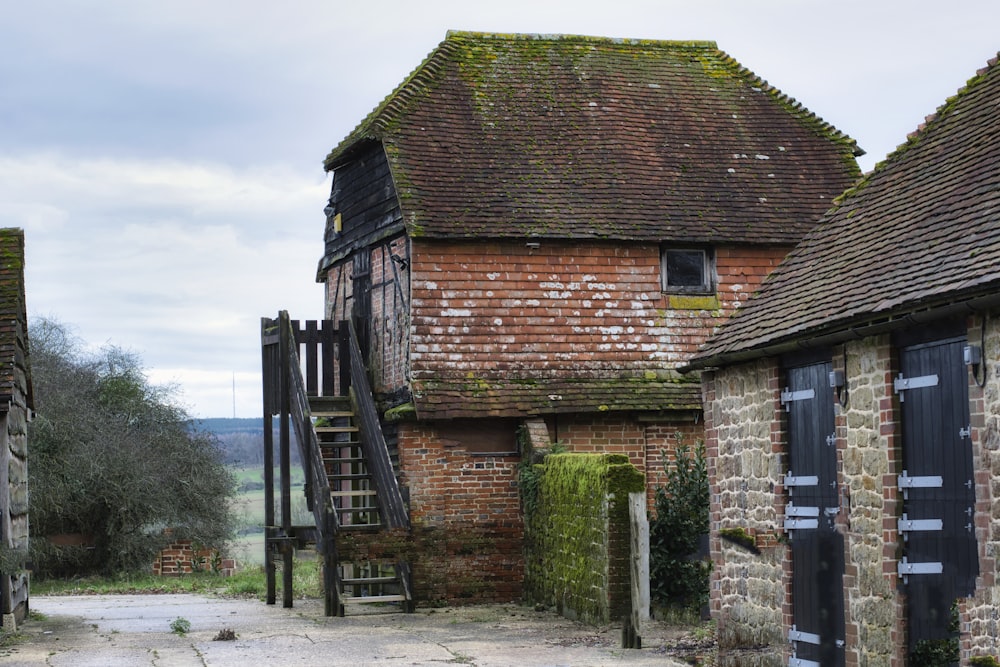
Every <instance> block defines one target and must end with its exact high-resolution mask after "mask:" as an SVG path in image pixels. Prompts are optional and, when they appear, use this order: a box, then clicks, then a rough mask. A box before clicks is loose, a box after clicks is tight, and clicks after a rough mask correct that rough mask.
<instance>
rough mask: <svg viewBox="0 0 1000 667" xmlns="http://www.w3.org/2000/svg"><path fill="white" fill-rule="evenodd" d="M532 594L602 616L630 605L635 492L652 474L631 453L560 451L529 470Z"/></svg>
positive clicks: (528, 580) (578, 613)
mask: <svg viewBox="0 0 1000 667" xmlns="http://www.w3.org/2000/svg"><path fill="white" fill-rule="evenodd" d="M524 475H525V478H529V479H531V480H532V481H533V482H534V483H531V484H523V482H522V487H523V488H524V489H525V491H526V495H525V498H524V506H525V507H524V509H525V594H526V595H527V597H528V598H529V599H530V600H532V601H534V602H541V603H543V604H549V605H555V606H556V608H557V609H558V610H559V612H560V613H562V614H564V615H566V616H570V617H575V618H580V619H583V620H586V621H589V622H594V623H607V622H609V621H610V620H612V619H616V618H620V617H621V616H622V615H623V614H624V613H625V612H626V611H627V610H628V608H629V566H628V562H629V560H628V557H629V514H628V494H629V493H631V492H642V491H643V490H644V489H645V478H644V476H643V474H642V473H641V472H639V470H637V469H636V468H635V466H633V465H632V464H631V463H629V460H628V457H627V456H625V455H623V454H572V453H567V454H552V455H549V456H548V457H546V459H545V462H544V463H543V464H536V465H534V466H531V468H529V469H528V470H526V471H525V473H524Z"/></svg>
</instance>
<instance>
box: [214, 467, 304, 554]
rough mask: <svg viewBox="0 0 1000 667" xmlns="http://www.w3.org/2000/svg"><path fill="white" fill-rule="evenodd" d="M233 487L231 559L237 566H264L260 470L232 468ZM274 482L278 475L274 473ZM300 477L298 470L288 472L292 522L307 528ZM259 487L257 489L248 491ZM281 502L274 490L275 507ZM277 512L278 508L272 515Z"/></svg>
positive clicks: (262, 499)
mask: <svg viewBox="0 0 1000 667" xmlns="http://www.w3.org/2000/svg"><path fill="white" fill-rule="evenodd" d="M232 472H233V476H234V477H235V478H236V486H237V488H238V489H241V488H242V490H240V491H239V492H238V493H237V495H236V508H235V509H236V516H237V526H238V527H237V531H238V532H239V533H241V534H240V535H238V537H237V539H236V541H235V542H234V544H233V545H232V547H231V550H232V555H233V556H234V557H235V558H236V559H237V560H238V561H240V562H244V563H253V564H261V563H263V562H264V489H263V482H264V468H263V467H257V468H252V467H251V468H233V469H232ZM274 478H275V480H277V479H279V471H278V470H277V469H275V471H274ZM303 479H304V478H303V475H302V470H301V469H295V468H293V469H292V522H293V523H296V524H300V525H301V524H309V523H311V522H312V517H311V515H310V514H309V512H308V510H307V509H306V502H305V496H304V495H303V493H302V485H303ZM257 485H259V486H260V488H251V487H252V486H257ZM280 502H281V498H280V495H279V492H278V490H277V489H275V503H276V505H277V504H278V503H280ZM278 512H279V509H278V507H276V508H275V513H276V515H277V513H278Z"/></svg>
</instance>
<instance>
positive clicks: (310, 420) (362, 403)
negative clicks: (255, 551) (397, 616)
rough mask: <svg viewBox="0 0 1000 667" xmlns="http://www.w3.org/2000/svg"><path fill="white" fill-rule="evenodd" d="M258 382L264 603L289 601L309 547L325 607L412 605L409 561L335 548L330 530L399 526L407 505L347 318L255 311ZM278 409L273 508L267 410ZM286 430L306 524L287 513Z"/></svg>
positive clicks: (404, 524) (336, 611)
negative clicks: (295, 455)
mask: <svg viewBox="0 0 1000 667" xmlns="http://www.w3.org/2000/svg"><path fill="white" fill-rule="evenodd" d="M261 348H262V365H263V384H264V471H265V472H264V478H265V479H264V488H265V492H264V495H265V500H264V502H265V508H264V514H265V518H264V521H265V524H266V525H265V547H264V549H265V571H266V575H267V604H275V602H276V597H277V577H276V574H277V567H278V563H280V564H281V571H282V594H283V596H282V597H283V599H282V603H283V606H284V607H286V608H288V607H291V606H292V599H293V591H292V584H293V577H292V570H293V567H294V561H295V558H294V556H295V551H296V550H298V549H306V548H315V549H316V551H317V552H318V553H319V556H320V558H321V560H322V566H323V567H322V571H323V595H324V610H325V613H326V615H328V616H333V615H337V616H343V615H344V613H345V606H346V605H348V604H358V603H360V604H365V603H368V604H370V603H382V604H395V605H398V606H399V608H400V609H401V610H402V611H408V612H409V611H413V594H412V589H411V583H410V568H409V565H408V564H407V563H406V562H405V561H402V560H394V561H391V562H386V561H378V560H366V561H364V562H351V561H344V560H341V559H340V558H338V555H337V537H338V535H341V534H345V533H350V532H377V531H381V530H400V529H403V530H408V529H409V527H410V522H409V513H408V511H407V508H406V505H405V503H404V502H403V497H402V493H401V492H400V488H399V484H398V481H397V479H396V472H395V469H394V467H393V464H392V460H391V458H390V456H389V451H388V447H387V446H386V442H385V438H384V436H383V433H382V429H381V424H380V422H379V418H378V412H377V410H376V408H375V402H374V399H373V397H372V392H371V387H370V383H369V380H368V376H367V373H366V371H365V366H364V361H363V359H362V358H361V352H360V348H359V345H358V341H357V336H356V335H355V334H354V331H353V327H352V325H351V323H350V322H346V321H345V322H341V323H340V326H339V327H335V326H334V322H332V321H330V320H323V321H319V322H317V321H307V322H305V323H300V322H299V321H297V320H291V319H289V318H288V314H287V312H285V311H282V312H281V313H279V316H278V318H277V319H268V318H263V319H262V320H261ZM275 415H277V416H278V418H279V419H278V429H277V430H278V458H279V461H278V468H279V479H278V488H279V490H280V516H276V511H275V493H274V489H275V479H274V468H275V461H274V444H275V443H274V417H275ZM293 430H294V435H295V438H294V439H295V441H296V442H297V444H298V452H299V459H300V462H301V466H302V470H303V473H304V480H305V484H304V492H305V497H306V505H307V507H308V509H309V511H310V512H311V513H312V515H313V523H312V524H310V525H307V526H303V525H295V524H293V521H292V501H291V499H292V484H291V466H292V461H291V440H292V431H293Z"/></svg>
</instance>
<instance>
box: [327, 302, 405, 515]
mask: <svg viewBox="0 0 1000 667" xmlns="http://www.w3.org/2000/svg"><path fill="white" fill-rule="evenodd" d="M341 326H342V327H346V329H347V331H348V332H349V336H348V349H349V350H350V354H349V356H350V357H351V387H350V393H351V402H352V404H353V407H354V411H355V413H356V415H357V417H358V429H359V430H360V431H361V438H360V440H361V447H362V450H363V451H364V454H365V459H366V461H367V463H368V472H369V473H370V474H371V476H372V484H373V485H374V486H375V491H376V492H377V493H378V498H379V502H380V503H381V504H382V520H383V522H384V523H385V525H386V527H387V528H409V527H410V514H409V512H407V510H406V503H404V502H403V494H402V492H401V491H400V489H399V482H398V481H397V479H396V472H395V470H393V467H392V460H391V459H390V458H389V448H388V447H387V446H386V443H385V436H384V435H383V433H382V424H381V422H380V421H379V418H378V410H377V409H376V408H375V399H374V397H373V395H372V389H371V382H370V381H369V380H368V371H367V370H366V369H365V365H364V357H363V356H362V355H361V346H360V344H359V343H358V335H357V331H355V329H354V323H353V322H351V321H350V320H345V321H343V322H341ZM341 363H343V360H341Z"/></svg>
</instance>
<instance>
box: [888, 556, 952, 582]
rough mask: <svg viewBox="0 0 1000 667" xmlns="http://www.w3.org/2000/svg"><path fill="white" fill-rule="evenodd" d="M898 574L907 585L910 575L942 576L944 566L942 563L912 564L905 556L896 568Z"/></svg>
mask: <svg viewBox="0 0 1000 667" xmlns="http://www.w3.org/2000/svg"><path fill="white" fill-rule="evenodd" d="M896 572H897V573H898V574H899V576H900V577H901V578H902V579H903V582H904V583H905V582H906V578H907V577H909V576H910V575H919V574H941V573H942V572H944V565H943V564H942V563H935V562H927V563H911V562H909V561H908V560H907V559H906V556H903V560H902V561H900V562H899V564H898V565H897V566H896Z"/></svg>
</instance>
